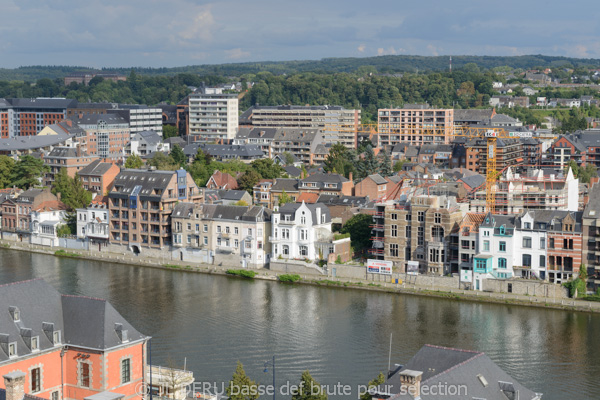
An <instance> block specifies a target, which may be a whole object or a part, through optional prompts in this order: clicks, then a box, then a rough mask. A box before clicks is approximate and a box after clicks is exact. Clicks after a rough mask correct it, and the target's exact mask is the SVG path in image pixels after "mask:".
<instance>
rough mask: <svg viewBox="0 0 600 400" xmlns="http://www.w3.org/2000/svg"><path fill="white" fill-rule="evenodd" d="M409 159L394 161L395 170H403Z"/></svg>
mask: <svg viewBox="0 0 600 400" xmlns="http://www.w3.org/2000/svg"><path fill="white" fill-rule="evenodd" d="M407 162H408V160H399V161H396V162H395V163H394V172H400V171H402V167H403V166H404V164H406V163H407Z"/></svg>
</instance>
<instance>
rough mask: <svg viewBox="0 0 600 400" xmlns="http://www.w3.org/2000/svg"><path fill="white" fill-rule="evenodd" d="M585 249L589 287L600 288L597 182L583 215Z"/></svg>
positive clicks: (599, 206)
mask: <svg viewBox="0 0 600 400" xmlns="http://www.w3.org/2000/svg"><path fill="white" fill-rule="evenodd" d="M582 224H583V241H582V243H583V245H582V247H583V251H582V255H581V257H582V261H583V263H585V264H586V266H587V269H588V276H589V280H588V289H589V290H592V291H594V292H595V291H596V290H597V289H599V288H600V185H598V184H595V185H594V186H592V190H591V191H590V200H589V202H588V204H587V205H586V206H585V209H584V211H583V216H582Z"/></svg>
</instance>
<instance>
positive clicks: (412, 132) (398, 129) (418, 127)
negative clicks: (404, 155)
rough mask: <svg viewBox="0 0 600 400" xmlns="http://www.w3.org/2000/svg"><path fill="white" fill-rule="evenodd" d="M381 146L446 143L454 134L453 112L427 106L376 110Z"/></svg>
mask: <svg viewBox="0 0 600 400" xmlns="http://www.w3.org/2000/svg"><path fill="white" fill-rule="evenodd" d="M377 125H378V132H379V145H380V146H392V147H393V146H394V145H396V144H398V143H411V144H418V145H421V144H425V143H433V144H444V143H445V144H448V143H450V141H451V134H452V133H453V132H454V110H453V109H435V108H431V107H430V106H429V104H407V105H405V106H404V108H402V109H380V110H379V111H378V121H377Z"/></svg>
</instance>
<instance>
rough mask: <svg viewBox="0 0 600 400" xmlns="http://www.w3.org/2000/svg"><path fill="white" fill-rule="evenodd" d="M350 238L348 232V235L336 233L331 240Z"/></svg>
mask: <svg viewBox="0 0 600 400" xmlns="http://www.w3.org/2000/svg"><path fill="white" fill-rule="evenodd" d="M349 237H350V232H348V233H336V234H334V235H333V240H340V239H346V238H349Z"/></svg>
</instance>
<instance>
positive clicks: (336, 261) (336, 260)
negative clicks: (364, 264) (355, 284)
mask: <svg viewBox="0 0 600 400" xmlns="http://www.w3.org/2000/svg"><path fill="white" fill-rule="evenodd" d="M335 263H336V264H342V256H340V255H339V254H338V256H337V258H336V259H335Z"/></svg>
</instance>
